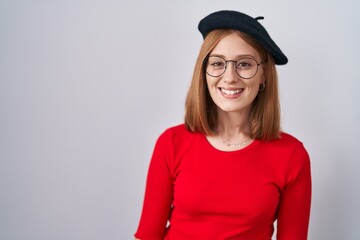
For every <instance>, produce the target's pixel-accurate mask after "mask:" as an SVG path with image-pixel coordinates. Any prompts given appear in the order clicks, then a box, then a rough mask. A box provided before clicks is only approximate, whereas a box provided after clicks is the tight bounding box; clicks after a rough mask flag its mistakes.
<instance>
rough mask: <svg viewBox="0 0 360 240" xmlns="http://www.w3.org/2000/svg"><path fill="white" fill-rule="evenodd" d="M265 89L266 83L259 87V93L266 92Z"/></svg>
mask: <svg viewBox="0 0 360 240" xmlns="http://www.w3.org/2000/svg"><path fill="white" fill-rule="evenodd" d="M265 87H266V85H265V81H264V82H262V83H260V85H259V91H260V92H261V91H264V90H265Z"/></svg>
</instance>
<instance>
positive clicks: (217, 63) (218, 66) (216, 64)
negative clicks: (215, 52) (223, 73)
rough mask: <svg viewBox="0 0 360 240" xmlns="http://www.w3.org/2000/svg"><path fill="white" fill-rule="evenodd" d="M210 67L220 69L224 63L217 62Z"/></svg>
mask: <svg viewBox="0 0 360 240" xmlns="http://www.w3.org/2000/svg"><path fill="white" fill-rule="evenodd" d="M210 65H211V66H213V67H217V68H220V67H224V66H225V63H224V62H223V61H217V62H212V63H210Z"/></svg>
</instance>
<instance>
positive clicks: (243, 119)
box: [217, 109, 250, 143]
mask: <svg viewBox="0 0 360 240" xmlns="http://www.w3.org/2000/svg"><path fill="white" fill-rule="evenodd" d="M249 115H250V109H243V110H242V111H241V112H240V111H237V112H224V111H222V110H220V109H219V110H218V127H217V135H218V136H219V137H221V139H222V140H224V141H226V142H232V143H234V142H242V141H246V140H247V139H249V138H250V137H249V136H250V134H249V133H250V121H249V117H250V116H249Z"/></svg>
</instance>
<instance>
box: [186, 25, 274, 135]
mask: <svg viewBox="0 0 360 240" xmlns="http://www.w3.org/2000/svg"><path fill="white" fill-rule="evenodd" d="M232 33H237V34H238V35H239V36H240V37H241V38H242V39H243V40H244V41H245V42H247V43H248V44H249V45H250V46H252V47H253V48H254V49H255V50H256V51H258V53H259V54H260V57H261V59H262V61H265V63H264V77H265V83H266V87H265V89H264V90H261V91H259V92H258V95H257V96H256V98H255V99H254V101H253V103H252V107H251V111H250V135H251V137H252V138H255V139H260V140H263V141H269V140H273V139H278V138H279V136H280V104H279V96H278V78H277V73H276V68H275V62H274V60H273V58H272V56H271V55H270V54H269V53H268V52H267V51H266V50H265V49H264V48H263V47H262V46H261V45H260V44H259V43H257V42H256V41H255V40H253V39H252V38H251V37H250V36H248V35H246V34H244V33H241V32H239V31H236V30H231V29H216V30H214V31H211V32H210V33H209V34H208V35H207V36H206V38H205V40H204V42H203V44H202V46H201V48H200V52H199V55H198V58H197V61H196V64H195V68H194V73H193V77H192V81H191V84H190V88H189V91H188V94H187V97H186V101H185V126H186V128H187V129H188V130H190V131H192V132H201V133H204V134H205V135H216V127H217V123H218V115H217V106H216V105H215V103H214V102H213V101H212V99H211V97H210V94H209V91H208V88H207V84H206V73H205V68H204V61H205V59H206V58H207V57H208V56H209V54H210V53H211V51H212V50H213V49H214V48H215V47H216V45H217V44H218V43H219V41H220V40H221V39H223V38H224V37H226V36H228V35H230V34H232Z"/></svg>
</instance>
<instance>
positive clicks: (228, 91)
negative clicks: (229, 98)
mask: <svg viewBox="0 0 360 240" xmlns="http://www.w3.org/2000/svg"><path fill="white" fill-rule="evenodd" d="M219 90H220V91H221V92H222V93H224V94H226V95H236V94H239V93H241V92H243V91H244V89H243V88H238V89H225V88H219Z"/></svg>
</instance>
